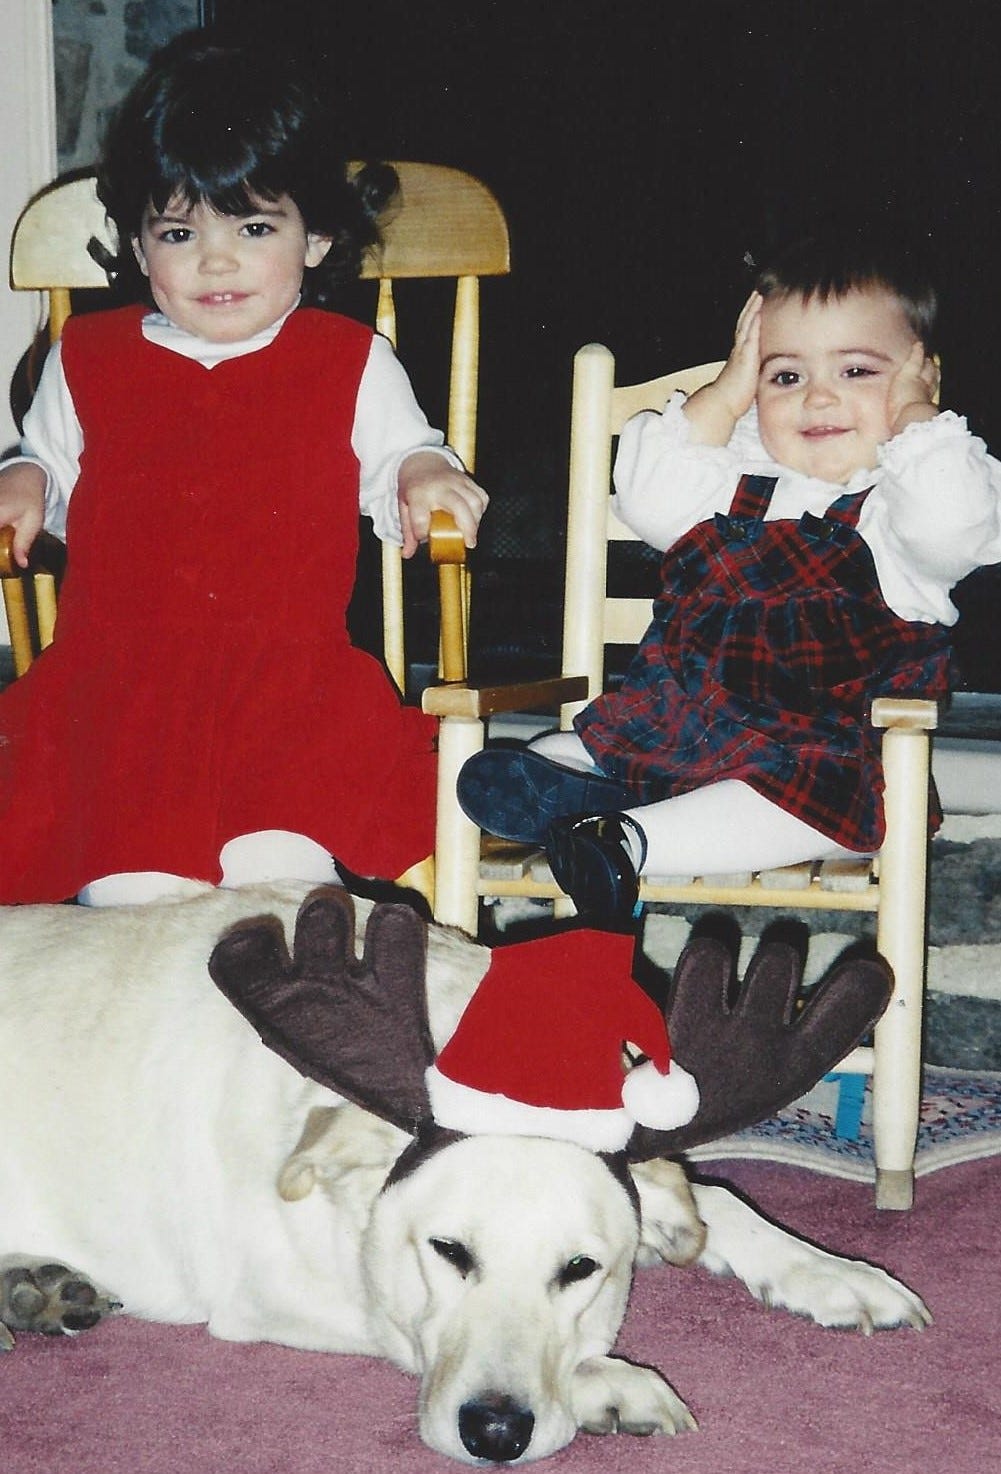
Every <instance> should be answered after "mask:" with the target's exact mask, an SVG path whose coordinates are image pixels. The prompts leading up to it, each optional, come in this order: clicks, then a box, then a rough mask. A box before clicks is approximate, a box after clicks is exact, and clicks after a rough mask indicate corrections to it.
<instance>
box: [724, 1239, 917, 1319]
mask: <svg viewBox="0 0 1001 1474" xmlns="http://www.w3.org/2000/svg"><path fill="white" fill-rule="evenodd" d="M749 1288H750V1289H751V1290H752V1293H753V1294H754V1295H755V1296H756V1298H757V1299H759V1300H760V1301H762V1303H763V1304H765V1305H769V1306H776V1307H780V1308H782V1309H785V1310H791V1311H792V1312H793V1314H794V1315H804V1316H808V1317H809V1319H810V1320H814V1321H816V1322H817V1324H818V1325H821V1326H827V1327H830V1328H833V1329H836V1330H858V1331H862V1332H863V1333H864V1334H865V1335H867V1336H869V1335H871V1334H872V1332H873V1331H886V1330H894V1329H896V1328H898V1327H901V1326H910V1327H913V1329H914V1330H917V1331H923V1330H924V1328H925V1326H927V1325H930V1324H931V1315H930V1314H929V1312H928V1310H927V1308H926V1306H925V1305H924V1303H923V1302H922V1300H921V1299H920V1298H919V1296H917V1295H915V1293H914V1291H913V1290H909V1289H908V1288H907V1286H906V1285H903V1284H901V1283H900V1281H899V1280H895V1279H894V1278H893V1277H892V1275H889V1274H887V1273H886V1271H885V1270H882V1269H878V1268H877V1267H876V1266H875V1265H874V1264H866V1263H864V1262H863V1261H862V1260H858V1259H838V1258H835V1257H833V1256H831V1255H827V1254H823V1253H821V1252H819V1251H814V1252H813V1253H812V1254H810V1255H809V1257H804V1258H802V1259H799V1260H797V1262H796V1263H793V1264H788V1265H785V1266H784V1267H783V1268H782V1270H781V1271H780V1272H779V1273H778V1274H776V1275H775V1276H774V1278H772V1277H768V1278H766V1279H764V1280H763V1281H762V1282H761V1283H759V1284H757V1285H752V1286H750V1287H749Z"/></svg>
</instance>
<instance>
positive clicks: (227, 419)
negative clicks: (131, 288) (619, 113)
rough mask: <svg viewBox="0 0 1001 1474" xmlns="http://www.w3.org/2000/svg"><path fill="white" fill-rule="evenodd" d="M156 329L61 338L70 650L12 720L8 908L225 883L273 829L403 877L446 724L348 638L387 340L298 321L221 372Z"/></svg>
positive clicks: (71, 330) (64, 633)
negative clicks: (70, 471) (369, 372)
mask: <svg viewBox="0 0 1001 1474" xmlns="http://www.w3.org/2000/svg"><path fill="white" fill-rule="evenodd" d="M142 317H143V311H142V309H138V308H125V309H122V310H120V311H114V312H107V313H98V314H94V315H91V316H87V317H82V318H73V319H71V320H70V322H69V323H68V324H67V327H66V331H65V334H64V338H63V349H62V352H63V363H64V368H65V372H66V378H67V382H68V384H69V387H70V391H71V394H72V396H73V402H74V405H75V407H76V410H77V414H78V417H79V420H80V424H81V426H82V429H83V438H84V452H83V455H82V458H81V466H80V477H79V480H78V482H77V485H76V487H75V488H74V491H73V496H72V499H71V502H70V509H69V518H68V525H67V546H68V549H69V568H68V571H67V575H66V579H65V583H64V587H63V590H62V593H61V596H60V605H59V616H58V625H57V630H56V638H55V642H54V644H53V645H52V646H51V648H50V649H49V650H48V651H46V652H45V653H44V654H43V655H42V656H41V657H40V658H39V659H38V660H37V661H36V662H35V664H34V665H33V666H32V668H31V669H30V670H29V671H28V673H27V674H26V675H25V676H23V677H22V678H21V679H20V680H19V681H16V682H15V683H14V685H13V686H12V687H10V689H9V690H8V691H7V692H5V693H4V695H3V696H2V697H0V816H2V821H3V825H4V834H5V842H4V846H3V854H2V857H0V902H2V903H8V904H9V903H13V902H21V901H47V900H61V899H63V898H65V897H67V896H71V895H73V894H75V893H76V891H78V890H79V889H80V888H81V887H82V886H83V885H85V884H87V883H88V882H90V881H92V880H94V879H96V878H98V877H99V876H102V875H108V874H113V873H116V872H119V871H134V870H162V871H168V872H170V873H172V874H178V875H184V876H190V877H192V878H194V879H202V880H206V881H210V882H216V881H218V880H219V878H220V874H221V872H220V867H219V851H220V849H221V847H222V845H223V844H224V843H225V842H226V841H227V840H229V839H232V838H234V837H235V836H236V835H239V834H245V833H249V832H252V831H254V830H260V829H287V830H292V831H295V832H296V833H301V834H305V835H308V836H310V837H311V838H313V839H315V840H317V841H318V842H319V843H320V844H322V845H323V846H325V847H326V848H327V849H328V850H329V851H330V852H331V853H333V854H334V855H336V856H337V857H338V858H339V859H341V860H343V861H344V862H345V863H346V864H347V865H348V866H350V868H351V869H352V870H355V871H357V872H359V873H361V874H370V875H371V874H376V875H383V876H390V877H394V876H396V875H399V874H400V873H401V872H402V871H403V870H405V869H406V868H407V866H408V865H410V864H412V863H414V862H415V861H417V860H419V859H421V858H423V857H424V856H425V855H427V854H429V853H430V852H431V850H432V848H433V832H434V829H433V825H434V781H435V757H434V737H435V725H434V722H433V720H432V719H431V718H429V717H425V716H424V715H423V714H422V713H421V712H419V711H417V710H415V709H412V708H406V707H404V706H403V705H402V704H401V702H400V699H399V696H398V694H397V692H396V689H395V687H394V686H393V684H392V682H391V681H390V680H389V678H388V676H387V675H386V673H385V671H384V670H383V668H382V666H381V665H380V664H379V663H378V662H377V661H376V660H374V659H372V658H371V657H370V656H369V655H367V654H365V653H364V652H362V651H360V650H358V649H356V648H354V647H353V646H352V644H351V642H350V640H349V638H348V634H347V629H346V624H345V616H346V609H347V605H348V601H349V599H350V596H351V591H352V587H353V583H354V578H355V562H356V554H357V546H358V465H357V461H356V459H355V456H354V454H353V452H352V449H351V430H352V425H353V421H354V410H355V400H356V397H357V391H358V385H359V382H360V378H361V374H362V371H363V369H364V366H365V363H366V360H367V357H368V352H369V347H370V343H371V333H370V331H369V330H368V329H367V328H364V327H362V326H361V325H360V324H358V323H355V322H352V321H350V320H348V319H346V318H340V317H336V316H334V315H332V314H328V313H323V312H317V311H311V310H308V309H301V310H299V311H297V312H294V313H293V314H292V316H291V317H290V318H289V319H288V321H287V322H286V323H285V325H284V327H283V328H282V330H281V332H280V333H279V334H278V337H277V338H276V339H275V340H274V342H273V343H271V344H270V345H269V346H268V347H267V348H265V349H262V350H261V351H259V352H256V353H251V354H247V355H245V356H243V357H240V358H234V359H230V360H228V361H225V362H223V363H220V364H218V365H217V366H216V367H214V368H212V369H211V370H210V369H206V368H205V367H204V366H203V365H202V364H200V363H197V362H195V361H193V360H191V359H188V358H184V357H182V356H181V355H179V354H176V353H172V352H170V351H168V350H165V349H163V348H161V347H157V346H155V345H153V344H150V343H148V342H147V341H146V340H145V339H144V338H143V335H142V328H141V323H142Z"/></svg>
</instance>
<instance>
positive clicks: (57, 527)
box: [20, 312, 462, 543]
mask: <svg viewBox="0 0 1001 1474" xmlns="http://www.w3.org/2000/svg"><path fill="white" fill-rule="evenodd" d="M285 320H286V318H284V317H283V318H281V319H280V320H279V321H278V322H276V323H272V324H271V326H270V327H267V328H265V329H264V330H263V331H262V332H260V333H258V334H256V335H255V336H254V337H253V338H247V339H244V340H242V341H241V342H238V343H207V342H205V340H204V339H202V338H196V337H194V336H192V334H190V333H186V332H184V331H183V330H182V329H181V328H178V327H176V326H175V325H174V324H173V323H172V322H170V321H169V320H168V319H167V318H165V317H164V316H162V314H160V313H158V312H151V313H150V314H149V315H148V316H147V317H146V318H144V319H143V333H144V335H145V337H146V338H147V339H148V340H149V341H150V342H153V343H156V344H158V345H159V346H160V347H162V348H164V349H166V350H167V351H169V352H172V353H180V354H183V355H184V356H185V357H186V358H193V359H195V360H196V361H197V362H199V363H201V364H203V365H204V367H205V368H206V369H208V370H211V369H213V368H214V367H215V366H216V364H218V363H222V362H224V361H226V360H227V359H230V358H239V357H241V356H242V355H243V354H246V353H256V352H259V351H260V350H261V349H262V348H266V347H267V346H268V345H269V344H270V343H272V342H273V341H274V339H275V338H276V337H277V336H278V333H279V332H280V331H281V328H282V325H283V323H284V322H285ZM351 447H352V449H353V451H354V453H355V455H356V456H357V458H358V464H359V468H360V492H359V507H360V510H361V512H362V513H363V514H364V515H365V516H368V517H371V519H372V523H373V526H374V528H375V532H376V535H377V536H378V537H380V538H381V539H382V540H383V541H384V542H395V543H400V542H402V540H403V539H402V535H401V532H400V511H399V504H398V501H397V484H396V483H397V476H398V473H399V469H400V466H401V465H402V463H403V461H404V460H406V458H407V456H408V455H412V454H413V452H414V451H418V450H434V451H437V452H438V453H439V454H441V455H442V456H444V457H445V458H446V459H447V460H448V462H449V464H451V465H453V466H456V467H461V465H462V463H461V461H460V460H459V458H458V456H457V455H455V453H454V452H453V451H452V450H450V449H449V448H448V446H446V445H445V444H444V436H443V435H442V433H441V431H440V430H434V429H432V428H431V426H430V425H429V424H428V422H427V418H426V416H425V415H424V412H423V410H422V409H421V407H420V405H419V404H418V403H417V400H416V399H415V398H414V391H413V389H412V388H411V385H410V380H409V379H408V377H407V374H406V371H405V370H404V368H403V366H402V364H401V363H400V361H399V359H398V358H397V357H396V354H395V353H394V352H393V349H392V346H391V344H390V343H389V342H388V340H387V339H385V338H382V337H380V336H379V335H378V334H376V335H375V336H374V337H373V339H372V347H371V349H370V350H369V356H368V361H367V363H366V365H365V368H364V371H363V373H362V377H361V382H360V384H359V387H358V398H357V400H356V403H355V417H354V425H353V428H352V432H351ZM82 451H83V431H82V429H81V427H80V422H79V420H78V419H77V415H76V410H75V408H74V405H73V397H72V395H71V393H70V388H69V385H68V384H67V382H66V375H65V373H64V371H63V366H62V356H61V353H60V347H59V344H58V343H57V344H56V345H55V347H54V348H53V349H52V351H51V352H50V353H49V355H48V358H47V359H46V361H45V367H44V369H43V371H42V376H41V379H40V381H39V384H38V389H37V391H36V393H35V397H34V399H33V400H32V403H31V408H30V409H29V410H28V413H27V415H26V416H25V420H24V434H23V437H22V440H21V456H20V459H28V460H33V461H36V462H37V463H38V464H40V465H41V466H42V468H43V469H44V470H45V472H46V475H47V477H48V482H47V486H46V492H45V527H46V530H47V531H48V532H52V533H54V534H55V535H56V537H65V535H66V512H67V509H68V507H69V501H70V497H71V496H72V494H73V488H74V486H75V485H76V482H77V477H78V476H79V474H80V455H81V453H82Z"/></svg>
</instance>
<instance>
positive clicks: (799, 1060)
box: [626, 936, 893, 1162]
mask: <svg viewBox="0 0 1001 1474" xmlns="http://www.w3.org/2000/svg"><path fill="white" fill-rule="evenodd" d="M802 974H803V965H802V959H801V957H800V954H799V953H798V951H797V950H796V949H795V948H794V947H792V946H790V945H789V944H788V943H787V942H783V941H771V942H767V943H765V944H763V945H762V946H761V947H760V948H759V949H758V951H757V952H756V953H755V955H754V957H753V958H752V960H751V962H750V964H749V965H748V968H747V972H746V974H745V976H744V980H743V982H742V983H741V985H740V989H739V991H738V993H737V997H736V999H735V1000H734V1001H733V1002H731V1001H730V992H731V984H732V981H733V976H734V955H733V952H732V951H731V949H730V948H729V947H728V946H727V945H726V944H725V943H723V942H722V941H720V940H719V939H718V938H716V937H708V936H705V937H697V938H694V939H693V940H692V941H690V942H689V943H688V945H687V946H686V947H685V949H684V950H683V952H682V954H681V956H680V957H679V959H678V965H677V967H676V968H675V971H674V976H673V978H672V981H671V986H670V989H669V991H668V998H667V1002H666V1004H665V1014H666V1016H667V1023H668V1029H669V1031H670V1035H671V1048H672V1051H673V1053H674V1057H675V1059H676V1060H677V1061H678V1063H679V1064H681V1065H683V1066H684V1068H685V1069H686V1070H689V1071H691V1073H692V1074H693V1075H694V1076H695V1078H696V1080H697V1081H698V1085H699V1094H700V1101H699V1108H698V1110H697V1112H696V1114H695V1116H694V1117H693V1118H692V1120H691V1121H688V1122H687V1123H686V1124H685V1125H684V1126H679V1127H677V1128H676V1129H675V1130H673V1131H655V1130H651V1129H650V1128H648V1127H645V1126H637V1127H636V1130H635V1131H634V1132H633V1135H632V1137H631V1138H630V1141H629V1145H628V1146H627V1148H626V1153H627V1155H628V1157H629V1158H630V1160H631V1161H634V1162H642V1161H646V1160H648V1159H649V1158H651V1157H660V1156H669V1155H671V1154H672V1153H675V1152H679V1151H684V1150H686V1149H688V1148H690V1147H694V1146H701V1145H702V1144H703V1143H705V1142H707V1141H715V1140H716V1139H717V1138H719V1137H721V1136H728V1135H729V1134H730V1133H731V1132H733V1131H740V1130H742V1129H743V1128H744V1127H745V1126H751V1125H753V1124H754V1123H755V1122H756V1121H762V1120H765V1119H766V1118H767V1117H768V1116H771V1115H773V1114H774V1113H775V1112H776V1111H778V1110H781V1109H782V1107H783V1106H786V1105H788V1104H789V1103H790V1101H793V1100H796V1099H797V1098H798V1097H799V1096H801V1095H803V1094H805V1092H806V1091H807V1090H809V1089H811V1087H812V1086H814V1085H815V1084H816V1083H817V1081H818V1080H820V1079H822V1078H823V1076H824V1075H826V1074H827V1072H828V1070H831V1069H833V1068H834V1066H835V1065H837V1064H838V1063H839V1061H840V1060H842V1059H843V1058H844V1057H845V1055H846V1054H847V1053H848V1051H849V1050H850V1049H851V1048H852V1047H853V1046H854V1045H855V1044H857V1043H858V1041H859V1040H860V1039H861V1038H863V1037H864V1036H865V1035H866V1034H867V1033H868V1032H869V1030H870V1029H871V1028H872V1026H873V1024H874V1023H875V1022H876V1020H877V1019H878V1018H879V1016H880V1014H881V1013H882V1012H883V1010H884V1009H885V1007H886V1005H887V1002H888V1001H889V997H890V992H891V990H892V986H893V982H892V974H891V972H890V968H889V966H888V965H887V963H886V962H884V961H883V959H882V958H881V957H876V956H860V955H859V956H852V957H850V958H846V959H845V960H844V961H842V962H841V963H839V964H838V965H837V966H836V967H835V968H834V969H833V970H832V971H831V972H830V973H829V974H828V976H827V977H826V978H824V980H823V981H822V982H821V983H820V984H819V985H818V986H817V987H816V988H815V989H814V990H813V991H812V993H811V994H810V997H809V999H808V1000H807V1002H806V1003H805V1004H804V1005H803V1007H802V1008H798V1007H797V994H798V991H799V985H800V982H801V980H802Z"/></svg>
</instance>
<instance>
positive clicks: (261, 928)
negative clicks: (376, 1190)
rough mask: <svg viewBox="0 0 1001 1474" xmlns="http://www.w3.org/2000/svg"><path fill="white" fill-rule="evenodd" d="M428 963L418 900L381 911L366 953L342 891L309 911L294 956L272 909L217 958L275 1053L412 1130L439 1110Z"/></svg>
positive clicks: (212, 962) (229, 988)
mask: <svg viewBox="0 0 1001 1474" xmlns="http://www.w3.org/2000/svg"><path fill="white" fill-rule="evenodd" d="M426 969H427V929H426V926H425V923H424V922H423V921H422V920H421V918H420V917H419V916H418V915H417V914H416V912H414V911H413V910H412V909H411V907H409V906H401V905H383V906H376V907H375V908H374V910H373V911H372V913H371V915H370V916H369V919H368V925H367V927H366V929H365V944H364V950H363V954H362V957H361V958H360V959H359V958H358V957H357V956H356V955H355V914H354V903H353V902H352V900H351V897H350V895H349V894H348V892H347V891H344V890H341V889H339V888H337V887H333V886H331V887H329V888H324V889H321V890H316V891H313V892H311V894H310V895H309V896H307V897H306V899H305V901H304V902H303V903H302V905H301V906H300V908H299V914H298V916H297V917H296V923H295V937H294V941H293V946H292V955H291V957H290V956H289V952H288V947H287V946H286V944H285V933H284V930H283V928H282V925H281V922H280V921H279V920H278V918H277V917H275V916H265V917H260V918H255V919H254V920H253V921H246V922H240V923H238V925H237V926H235V927H234V928H233V929H232V930H231V931H229V932H227V934H226V935H225V936H224V937H222V938H221V940H220V941H219V942H218V943H217V944H216V947H215V949H214V950H213V952H212V956H211V958H210V959H209V972H210V973H211V975H212V978H213V979H214V981H215V982H216V984H217V985H218V987H219V988H221V990H222V991H223V993H225V995H226V997H227V998H228V999H229V1000H230V1002H232V1003H233V1004H234V1005H235V1007H236V1008H238V1009H239V1011H240V1012H241V1013H242V1014H243V1016H244V1017H245V1018H246V1019H247V1020H249V1022H250V1023H252V1024H253V1026H254V1028H255V1029H256V1030H257V1032H258V1033H259V1034H260V1036H261V1039H262V1040H263V1041H264V1043H265V1044H266V1045H267V1046H268V1047H269V1048H270V1049H273V1050H274V1051H275V1052H276V1053H277V1054H280V1055H281V1056H282V1058H283V1059H286V1060H288V1062H289V1063H290V1064H291V1065H294V1067H295V1068H296V1069H297V1070H298V1071H299V1072H300V1073H301V1074H304V1075H308V1076H309V1077H310V1079H313V1080H317V1081H319V1083H320V1084H321V1085H326V1086H328V1087H329V1088H330V1089H331V1090H333V1091H336V1093H337V1094H338V1095H342V1096H344V1097H345V1098H346V1099H348V1100H351V1101H354V1102H355V1104H356V1105H360V1106H363V1107H364V1108H365V1109H366V1110H369V1111H372V1112H373V1114H374V1115H377V1116H381V1117H382V1118H383V1119H384V1120H386V1121H391V1122H392V1123H393V1125H394V1126H400V1127H402V1128H403V1130H405V1131H414V1130H416V1129H417V1127H418V1125H419V1124H420V1123H421V1122H422V1121H423V1120H425V1119H426V1118H427V1117H428V1116H429V1115H430V1107H429V1105H428V1096H427V1089H426V1086H425V1082H424V1072H425V1070H426V1069H427V1067H428V1065H429V1064H431V1062H432V1061H433V1059H434V1052H435V1051H434V1044H433V1042H432V1039H431V1030H430V1027H429V1025H428V1016H427V995H426V991H425V974H426Z"/></svg>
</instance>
